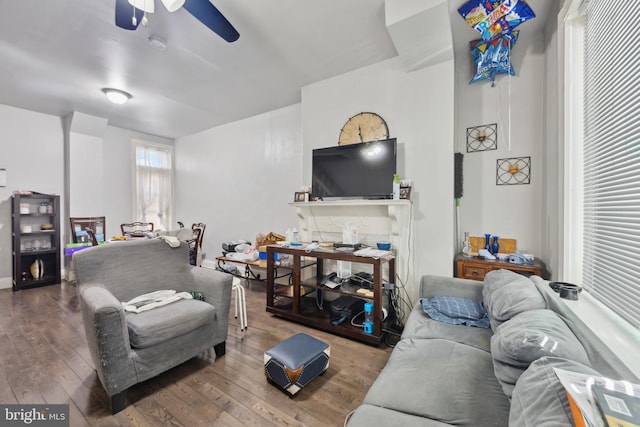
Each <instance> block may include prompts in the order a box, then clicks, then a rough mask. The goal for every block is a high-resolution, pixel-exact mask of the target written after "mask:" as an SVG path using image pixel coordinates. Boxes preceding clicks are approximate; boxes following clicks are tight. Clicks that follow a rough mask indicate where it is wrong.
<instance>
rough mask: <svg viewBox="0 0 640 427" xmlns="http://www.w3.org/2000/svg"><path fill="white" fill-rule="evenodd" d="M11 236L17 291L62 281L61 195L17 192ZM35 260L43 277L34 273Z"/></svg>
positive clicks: (13, 201) (13, 200)
mask: <svg viewBox="0 0 640 427" xmlns="http://www.w3.org/2000/svg"><path fill="white" fill-rule="evenodd" d="M44 224H50V225H51V228H47V229H44V227H43V225H44ZM12 239H13V290H14V291H19V290H21V289H26V288H33V287H37V286H45V285H54V284H57V283H60V279H61V277H60V256H61V254H60V196H56V195H51V194H40V193H33V194H31V195H27V194H14V195H13V196H12ZM34 263H39V264H40V265H41V266H42V274H41V276H37V277H36V276H34V275H33V273H32V265H33V264H34ZM33 271H36V270H35V269H33Z"/></svg>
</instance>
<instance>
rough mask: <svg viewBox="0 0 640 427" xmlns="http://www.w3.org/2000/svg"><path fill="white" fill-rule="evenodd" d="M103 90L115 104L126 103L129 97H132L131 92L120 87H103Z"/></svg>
mask: <svg viewBox="0 0 640 427" xmlns="http://www.w3.org/2000/svg"><path fill="white" fill-rule="evenodd" d="M102 92H103V93H104V94H105V96H106V97H107V99H108V100H109V101H111V102H113V103H114V104H125V103H126V102H127V101H128V100H129V99H131V94H130V93H127V92H125V91H123V90H119V89H113V88H110V87H105V88H103V89H102Z"/></svg>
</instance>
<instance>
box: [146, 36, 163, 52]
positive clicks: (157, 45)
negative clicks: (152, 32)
mask: <svg viewBox="0 0 640 427" xmlns="http://www.w3.org/2000/svg"><path fill="white" fill-rule="evenodd" d="M149 46H151V47H152V48H154V49H156V50H159V51H165V50H167V42H166V41H164V40H162V39H161V38H160V37H158V36H150V37H149Z"/></svg>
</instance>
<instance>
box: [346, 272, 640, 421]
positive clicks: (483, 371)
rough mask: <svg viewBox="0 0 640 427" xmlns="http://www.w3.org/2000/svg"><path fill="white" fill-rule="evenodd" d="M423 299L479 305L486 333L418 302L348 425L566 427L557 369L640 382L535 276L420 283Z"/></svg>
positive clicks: (496, 274)
mask: <svg viewBox="0 0 640 427" xmlns="http://www.w3.org/2000/svg"><path fill="white" fill-rule="evenodd" d="M420 296H421V298H425V299H427V300H428V301H430V300H431V299H432V298H433V297H436V296H453V297H458V298H464V299H469V300H474V301H481V302H482V304H483V306H484V308H485V309H486V312H487V315H488V318H489V321H490V324H491V328H487V329H485V328H479V327H471V326H466V325H456V324H449V323H443V322H441V321H437V320H433V319H432V318H430V317H429V316H427V315H426V314H425V311H424V309H423V306H422V304H421V303H420V302H418V303H417V304H416V306H415V307H414V309H413V311H412V312H411V314H410V316H409V318H408V320H407V324H406V327H405V330H404V332H403V335H402V338H401V340H400V341H399V342H398V344H397V345H396V347H395V348H394V350H393V352H392V353H391V356H390V357H389V361H388V362H387V364H386V366H385V367H384V369H383V370H382V372H381V373H380V375H379V376H378V378H377V379H376V381H375V382H374V384H373V385H372V386H371V388H370V389H369V391H368V393H367V395H366V396H365V398H364V401H363V403H362V404H361V405H360V406H359V407H358V408H357V409H356V410H355V411H354V412H353V413H352V414H350V415H349V416H348V419H347V425H348V426H349V427H358V426H366V427H370V426H378V425H384V426H402V427H411V426H427V427H444V426H451V425H454V426H473V427H483V426H518V427H519V426H525V427H527V426H531V427H533V426H535V427H544V426H565V425H566V426H572V425H573V422H572V421H571V420H572V418H571V413H570V409H569V403H568V401H567V398H566V395H565V393H564V389H563V388H562V386H561V385H560V384H559V382H558V380H557V377H556V375H555V374H554V371H553V368H554V367H559V368H563V369H566V370H573V371H577V372H581V373H591V374H599V375H602V376H607V377H611V378H616V379H627V380H629V381H631V382H636V383H637V382H638V379H637V378H636V377H635V376H634V375H633V374H632V373H631V372H630V371H629V370H628V369H627V368H626V367H625V366H624V365H623V363H622V362H621V361H620V360H619V359H618V358H617V357H616V356H615V355H614V354H613V352H612V351H611V350H610V349H608V348H607V347H606V346H604V344H602V342H601V341H600V340H599V339H598V338H597V337H596V336H595V335H594V334H593V333H592V332H591V331H590V330H589V329H588V328H587V327H586V325H584V323H582V322H581V321H580V320H579V319H578V318H577V317H576V316H575V315H574V314H573V313H572V312H571V311H570V310H569V309H568V308H567V306H566V305H565V302H564V301H563V300H561V299H560V298H559V297H558V295H557V294H556V293H554V292H553V291H552V290H551V289H550V288H549V285H548V282H547V281H545V280H542V279H541V278H539V277H537V276H532V277H530V278H527V277H524V276H521V275H519V274H516V273H513V272H511V271H507V270H497V271H493V272H491V273H489V274H487V276H486V277H485V281H484V282H476V281H471V280H464V279H457V278H446V277H437V276H424V277H423V278H422V279H421V284H420Z"/></svg>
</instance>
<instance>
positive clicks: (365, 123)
mask: <svg viewBox="0 0 640 427" xmlns="http://www.w3.org/2000/svg"><path fill="white" fill-rule="evenodd" d="M387 138H389V128H388V127H387V122H385V121H384V119H383V118H382V117H380V116H379V115H378V114H376V113H367V112H362V113H359V114H356V115H355V116H353V117H351V118H350V119H349V120H347V122H346V123H345V124H344V126H342V130H341V131H340V138H339V139H338V145H347V144H357V143H359V142H369V141H378V140H381V139H387Z"/></svg>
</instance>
